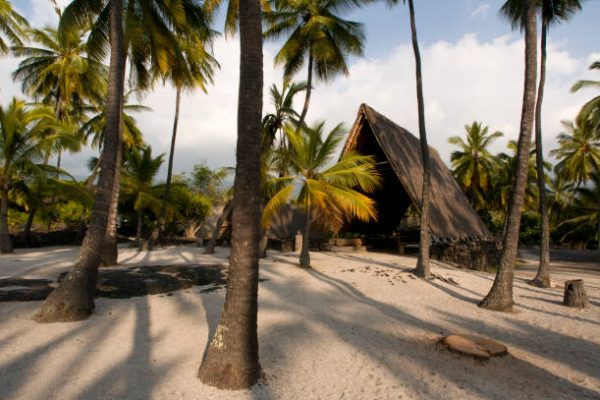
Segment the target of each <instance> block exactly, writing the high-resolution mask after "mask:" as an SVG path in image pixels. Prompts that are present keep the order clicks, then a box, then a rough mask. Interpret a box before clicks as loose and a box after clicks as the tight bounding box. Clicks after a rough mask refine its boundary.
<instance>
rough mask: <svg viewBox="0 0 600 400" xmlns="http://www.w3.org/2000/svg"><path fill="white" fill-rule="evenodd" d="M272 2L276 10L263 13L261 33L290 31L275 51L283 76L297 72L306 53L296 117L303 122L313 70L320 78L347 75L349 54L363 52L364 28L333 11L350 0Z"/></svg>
mask: <svg viewBox="0 0 600 400" xmlns="http://www.w3.org/2000/svg"><path fill="white" fill-rule="evenodd" d="M273 3H274V4H275V10H274V11H271V12H266V13H265V16H264V17H265V20H266V21H267V29H266V31H265V34H264V35H265V37H267V38H273V39H278V38H280V37H281V36H282V35H287V34H289V37H288V38H287V40H286V41H285V43H284V44H283V46H282V48H281V50H279V52H278V53H277V54H276V55H275V64H281V65H283V75H284V78H285V79H287V80H289V79H291V78H292V77H293V76H294V75H296V73H298V71H299V70H300V69H301V68H302V66H303V65H304V62H305V60H306V58H307V57H308V77H307V80H306V97H305V99H304V106H303V108H302V112H301V114H300V118H299V123H300V124H302V123H303V122H304V120H305V118H306V113H307V112H308V105H309V102H310V95H311V92H312V85H313V73H315V74H316V77H317V78H318V79H320V80H322V81H327V80H329V79H331V78H333V77H334V76H335V75H337V74H339V73H343V74H344V75H348V64H347V58H348V56H350V55H357V56H362V54H363V47H364V40H365V35H364V30H363V26H362V24H360V23H358V22H353V21H346V20H344V19H342V18H340V17H339V16H337V15H336V14H335V13H336V12H339V11H340V10H349V9H351V8H352V7H353V6H354V5H355V4H354V3H353V2H352V1H349V0H330V1H323V0H298V1H283V0H277V1H274V2H273Z"/></svg>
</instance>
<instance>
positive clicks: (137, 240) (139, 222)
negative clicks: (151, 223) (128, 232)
mask: <svg viewBox="0 0 600 400" xmlns="http://www.w3.org/2000/svg"><path fill="white" fill-rule="evenodd" d="M141 242H142V211H138V212H137V229H136V231H135V246H136V247H137V248H138V249H140V250H141V249H142V243H141Z"/></svg>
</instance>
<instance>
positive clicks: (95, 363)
mask: <svg viewBox="0 0 600 400" xmlns="http://www.w3.org/2000/svg"><path fill="white" fill-rule="evenodd" d="M75 254H76V249H75V248H68V247H61V248H49V249H40V250H34V251H32V250H28V251H24V250H18V251H17V252H16V253H15V254H14V255H10V256H2V257H0V277H8V276H10V277H26V278H48V277H49V278H52V279H55V278H56V276H57V275H58V274H59V273H60V272H62V271H64V270H65V268H67V267H68V266H69V264H70V263H71V262H72V260H74V257H75ZM226 258H227V250H226V249H218V252H217V254H216V255H215V256H210V257H209V256H205V255H202V254H201V249H197V248H195V247H173V248H167V249H162V250H159V251H156V252H153V253H137V252H135V251H133V250H131V249H122V251H121V255H120V263H122V264H126V265H136V264H137V265H156V264H164V263H168V264H176V263H182V264H190V263H194V262H202V263H224V262H226ZM312 258H313V265H314V268H313V269H311V270H302V269H300V268H298V267H297V266H296V262H297V258H296V256H294V255H293V254H283V253H277V252H271V253H270V254H269V258H268V259H267V260H265V261H264V262H262V264H261V278H263V279H265V281H263V282H262V283H261V284H260V292H259V297H260V300H259V301H260V311H259V340H260V358H261V364H262V367H263V370H264V375H265V379H264V381H263V382H262V383H261V384H259V385H257V386H255V387H253V388H252V389H251V390H246V391H238V392H227V391H218V390H216V389H213V388H210V387H207V386H205V385H203V384H202V383H200V382H199V381H198V380H197V379H196V378H195V375H196V371H197V368H198V365H199V362H200V360H201V357H202V353H203V351H204V348H205V346H206V343H207V340H208V337H209V334H212V332H214V330H215V328H216V324H217V322H218V317H219V313H220V310H221V308H222V305H223V300H224V294H225V291H224V290H218V291H215V292H211V293H202V294H200V293H199V292H200V290H201V288H192V289H187V290H181V291H178V292H174V293H173V295H172V296H168V295H165V294H163V295H154V296H146V297H138V298H132V299H128V300H111V299H97V302H96V307H97V310H96V313H95V314H94V315H93V316H92V317H91V318H90V319H89V320H87V321H84V322H78V323H67V324H47V325H43V324H37V323H35V322H33V321H31V320H30V317H31V315H32V314H33V313H34V311H35V310H36V308H37V307H38V306H39V304H40V303H39V302H29V303H0V399H28V400H29V399H31V400H34V399H61V400H63V399H86V400H87V399H211V400H212V399H309V400H310V399H586V398H587V399H600V334H599V333H600V259H598V260H599V262H597V263H595V262H590V263H587V264H586V265H585V268H577V266H568V265H567V266H566V267H565V266H564V265H563V267H561V268H560V269H558V270H557V271H556V274H555V275H554V277H553V278H554V282H555V284H557V285H562V281H564V280H565V279H572V278H579V277H583V278H584V279H585V282H586V290H587V292H588V295H589V297H590V299H591V302H592V306H591V307H590V308H589V309H586V310H583V311H579V310H574V309H569V308H567V307H564V306H562V305H561V300H562V288H561V289H558V288H556V289H549V290H545V289H538V288H533V287H530V286H528V285H527V284H526V283H525V279H527V278H531V277H532V276H533V268H532V267H531V266H530V265H529V264H530V260H529V261H528V259H527V257H526V256H524V261H523V264H524V265H525V267H524V268H523V269H521V270H519V272H518V273H517V278H516V281H515V300H516V302H517V304H518V306H517V307H516V312H515V313H512V314H505V313H495V312H491V311H486V310H481V309H479V308H478V307H477V306H476V303H477V301H478V300H480V299H481V298H482V297H483V296H484V295H485V293H486V292H487V291H488V290H489V288H490V286H491V284H492V281H493V276H492V275H490V274H486V273H479V272H472V271H463V270H458V269H455V268H452V267H449V266H446V265H443V264H439V263H435V264H434V266H433V272H434V273H435V274H436V275H437V276H438V277H441V278H444V279H445V280H449V278H451V280H453V281H455V282H456V283H457V284H453V283H448V282H445V281H444V280H442V279H435V280H433V281H430V282H426V281H422V280H419V279H415V278H414V277H412V276H411V274H410V273H409V270H410V269H411V268H412V267H413V266H414V264H415V260H414V259H413V258H407V257H399V256H394V255H386V254H374V253H348V254H333V253H312ZM448 333H466V334H477V335H483V336H486V337H489V338H493V339H496V340H500V341H502V342H504V343H505V344H507V345H508V347H509V352H510V355H508V356H506V357H503V358H498V359H493V360H490V361H476V360H474V359H470V358H464V357H462V356H459V355H457V354H454V353H450V352H448V351H447V350H446V349H444V348H442V347H441V346H440V345H438V344H437V342H436V341H437V339H438V338H439V337H440V335H445V334H448Z"/></svg>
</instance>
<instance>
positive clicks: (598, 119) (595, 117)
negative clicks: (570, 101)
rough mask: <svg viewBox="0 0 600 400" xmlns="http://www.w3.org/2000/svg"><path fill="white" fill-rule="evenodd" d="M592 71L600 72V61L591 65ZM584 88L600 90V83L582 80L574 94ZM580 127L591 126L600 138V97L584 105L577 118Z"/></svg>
mask: <svg viewBox="0 0 600 400" xmlns="http://www.w3.org/2000/svg"><path fill="white" fill-rule="evenodd" d="M590 69H597V70H600V61H596V62H594V63H593V64H592V65H590ZM584 88H600V81H592V80H580V81H578V82H577V83H575V85H573V87H572V88H571V91H572V92H577V91H579V90H581V89H584ZM577 124H578V125H579V126H584V125H588V124H589V125H590V126H591V128H592V130H593V131H594V134H595V135H596V136H600V95H598V96H596V97H594V98H592V99H591V100H589V101H588V102H587V103H585V104H584V105H583V107H582V108H581V111H579V114H578V116H577Z"/></svg>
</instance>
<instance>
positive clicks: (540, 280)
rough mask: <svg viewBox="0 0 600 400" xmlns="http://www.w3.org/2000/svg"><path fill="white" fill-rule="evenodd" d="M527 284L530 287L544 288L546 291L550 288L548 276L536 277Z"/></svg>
mask: <svg viewBox="0 0 600 400" xmlns="http://www.w3.org/2000/svg"><path fill="white" fill-rule="evenodd" d="M527 283H528V284H530V285H531V286H536V287H539V288H544V289H548V288H550V287H551V284H550V277H549V276H536V277H535V278H533V279H532V280H530V281H529V282H527Z"/></svg>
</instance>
